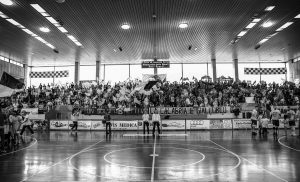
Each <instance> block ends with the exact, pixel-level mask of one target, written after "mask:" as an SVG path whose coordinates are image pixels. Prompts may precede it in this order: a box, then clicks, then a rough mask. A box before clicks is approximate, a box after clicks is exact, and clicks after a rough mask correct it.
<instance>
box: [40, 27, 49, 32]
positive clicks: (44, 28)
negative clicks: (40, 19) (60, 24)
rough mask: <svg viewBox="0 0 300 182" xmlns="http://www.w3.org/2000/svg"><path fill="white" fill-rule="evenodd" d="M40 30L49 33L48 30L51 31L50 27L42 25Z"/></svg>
mask: <svg viewBox="0 0 300 182" xmlns="http://www.w3.org/2000/svg"><path fill="white" fill-rule="evenodd" d="M40 31H42V32H45V33H48V32H50V29H49V28H47V27H41V28H40Z"/></svg>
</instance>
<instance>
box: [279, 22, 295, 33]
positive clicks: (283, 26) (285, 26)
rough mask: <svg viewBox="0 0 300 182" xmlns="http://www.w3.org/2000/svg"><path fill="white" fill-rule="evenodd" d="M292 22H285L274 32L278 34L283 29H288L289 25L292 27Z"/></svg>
mask: <svg viewBox="0 0 300 182" xmlns="http://www.w3.org/2000/svg"><path fill="white" fill-rule="evenodd" d="M293 23H294V22H287V23H285V24H284V25H282V26H281V27H280V28H278V29H277V30H276V31H277V32H279V31H282V30H283V29H285V28H287V27H289V26H290V25H292V24H293Z"/></svg>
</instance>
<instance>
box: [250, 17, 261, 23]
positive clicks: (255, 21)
mask: <svg viewBox="0 0 300 182" xmlns="http://www.w3.org/2000/svg"><path fill="white" fill-rule="evenodd" d="M260 20H261V19H260V18H254V19H253V20H252V22H253V23H257V22H259V21H260Z"/></svg>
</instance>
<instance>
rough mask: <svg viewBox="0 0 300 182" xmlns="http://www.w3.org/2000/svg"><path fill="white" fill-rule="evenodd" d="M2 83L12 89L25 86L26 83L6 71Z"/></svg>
mask: <svg viewBox="0 0 300 182" xmlns="http://www.w3.org/2000/svg"><path fill="white" fill-rule="evenodd" d="M0 84H1V85H4V86H6V87H9V88H11V89H22V88H23V87H24V83H22V82H20V81H19V80H18V79H16V78H15V77H13V76H11V75H10V74H8V73H6V72H3V74H2V76H1V80H0Z"/></svg>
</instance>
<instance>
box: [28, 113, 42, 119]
mask: <svg viewBox="0 0 300 182" xmlns="http://www.w3.org/2000/svg"><path fill="white" fill-rule="evenodd" d="M28 118H29V119H31V120H45V114H29V115H28Z"/></svg>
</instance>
